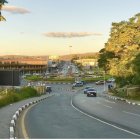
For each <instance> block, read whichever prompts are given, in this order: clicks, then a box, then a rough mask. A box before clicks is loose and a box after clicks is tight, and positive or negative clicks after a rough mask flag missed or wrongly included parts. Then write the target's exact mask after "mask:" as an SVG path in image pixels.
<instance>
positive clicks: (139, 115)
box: [123, 111, 140, 117]
mask: <svg viewBox="0 0 140 140" xmlns="http://www.w3.org/2000/svg"><path fill="white" fill-rule="evenodd" d="M123 112H124V113H127V114H130V115H134V116H138V117H140V114H136V113H132V112H127V111H123Z"/></svg>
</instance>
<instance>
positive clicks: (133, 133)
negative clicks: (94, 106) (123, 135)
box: [71, 99, 140, 137]
mask: <svg viewBox="0 0 140 140" xmlns="http://www.w3.org/2000/svg"><path fill="white" fill-rule="evenodd" d="M71 106H72V107H73V108H74V109H75V110H77V111H79V112H80V113H82V114H84V115H86V116H88V117H90V118H92V119H95V120H97V121H99V122H101V123H104V124H106V125H109V126H112V127H114V128H116V129H119V130H122V131H124V132H127V133H129V134H132V135H135V136H139V137H140V135H139V134H137V133H135V132H131V131H129V130H126V129H123V128H120V127H118V126H115V125H113V124H110V123H108V122H105V121H103V120H101V119H98V118H96V117H93V116H91V115H89V114H86V113H85V112H83V111H81V110H80V109H78V108H76V107H75V106H74V105H73V104H72V99H71Z"/></svg>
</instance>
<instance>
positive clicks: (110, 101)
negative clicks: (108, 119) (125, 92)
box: [105, 100, 115, 104]
mask: <svg viewBox="0 0 140 140" xmlns="http://www.w3.org/2000/svg"><path fill="white" fill-rule="evenodd" d="M105 102H108V103H113V104H115V102H112V101H109V100H105Z"/></svg>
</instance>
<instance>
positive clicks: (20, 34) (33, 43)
mask: <svg viewBox="0 0 140 140" xmlns="http://www.w3.org/2000/svg"><path fill="white" fill-rule="evenodd" d="M7 1H8V4H5V6H4V7H3V10H2V15H3V16H4V17H5V18H6V21H5V22H4V21H3V22H0V55H65V54H71V53H72V54H74V53H87V52H98V51H99V50H101V49H102V48H103V47H104V44H105V43H106V42H107V40H108V38H109V32H110V29H111V23H112V22H120V21H122V20H128V19H129V18H130V17H132V16H134V15H135V14H137V13H139V12H140V0H7ZM70 46H72V47H70Z"/></svg>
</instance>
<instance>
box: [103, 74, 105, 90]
mask: <svg viewBox="0 0 140 140" xmlns="http://www.w3.org/2000/svg"><path fill="white" fill-rule="evenodd" d="M103 73H104V91H105V71H103Z"/></svg>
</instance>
